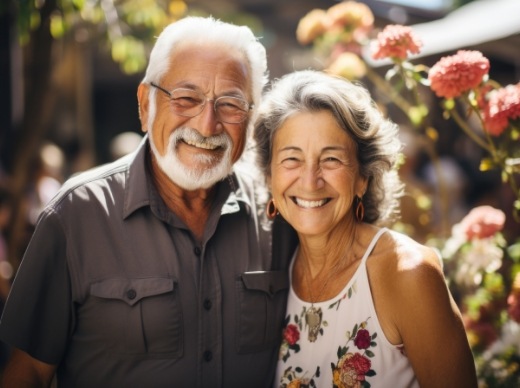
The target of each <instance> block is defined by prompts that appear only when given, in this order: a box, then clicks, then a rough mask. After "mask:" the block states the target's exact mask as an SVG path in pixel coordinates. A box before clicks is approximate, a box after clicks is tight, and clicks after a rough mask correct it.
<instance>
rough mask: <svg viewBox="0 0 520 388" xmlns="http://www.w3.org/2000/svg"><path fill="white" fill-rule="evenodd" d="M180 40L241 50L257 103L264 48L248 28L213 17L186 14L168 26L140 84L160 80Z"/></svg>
mask: <svg viewBox="0 0 520 388" xmlns="http://www.w3.org/2000/svg"><path fill="white" fill-rule="evenodd" d="M181 43H182V44H188V45H198V44H208V43H210V44H216V45H225V46H227V47H229V48H231V49H236V50H238V51H239V52H241V53H243V54H244V55H245V57H246V59H247V61H248V64H249V67H250V70H251V87H252V90H251V92H252V95H253V96H252V97H253V104H255V105H256V106H258V104H259V103H260V100H261V97H262V91H263V89H264V86H265V85H266V83H267V79H268V73H267V56H266V51H265V47H264V46H263V45H262V44H261V43H260V42H259V41H258V39H257V38H256V37H255V36H254V34H253V32H252V31H251V29H249V28H248V27H245V26H236V25H233V24H230V23H225V22H222V21H220V20H217V19H214V18H213V17H198V16H190V17H185V18H183V19H180V20H178V21H176V22H174V23H172V24H170V25H168V26H167V27H166V28H165V29H164V30H163V31H162V32H161V34H160V35H159V37H158V38H157V41H156V43H155V45H154V47H153V49H152V52H151V53H150V61H149V63H148V67H147V69H146V73H145V76H144V78H143V81H142V82H143V83H150V82H157V83H158V82H159V81H160V80H161V78H162V77H163V75H164V74H165V73H166V72H167V71H168V70H169V67H170V58H171V55H172V53H173V51H174V50H175V48H176V47H177V46H178V45H179V44H181ZM252 118H254V117H253V116H252Z"/></svg>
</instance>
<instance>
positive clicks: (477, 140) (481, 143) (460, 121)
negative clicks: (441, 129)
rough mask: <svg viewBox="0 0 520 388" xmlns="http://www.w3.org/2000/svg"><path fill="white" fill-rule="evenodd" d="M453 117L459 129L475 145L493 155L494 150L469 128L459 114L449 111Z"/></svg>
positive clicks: (452, 110)
mask: <svg viewBox="0 0 520 388" xmlns="http://www.w3.org/2000/svg"><path fill="white" fill-rule="evenodd" d="M449 112H450V114H451V116H452V117H453V119H454V120H455V121H456V122H457V124H458V125H459V127H460V128H461V129H462V130H463V131H464V133H466V135H468V136H469V137H470V138H471V139H472V140H473V141H474V142H475V143H477V144H478V145H479V146H480V147H482V148H483V149H485V150H486V151H488V152H489V153H490V154H492V155H494V154H493V151H494V148H492V147H490V146H489V145H488V144H487V143H486V142H484V140H482V139H481V138H480V137H478V136H477V135H476V134H475V133H474V132H473V131H472V130H471V128H470V127H469V126H468V124H467V123H466V122H465V121H464V120H463V119H462V117H460V115H459V112H457V111H456V110H455V109H450V110H449Z"/></svg>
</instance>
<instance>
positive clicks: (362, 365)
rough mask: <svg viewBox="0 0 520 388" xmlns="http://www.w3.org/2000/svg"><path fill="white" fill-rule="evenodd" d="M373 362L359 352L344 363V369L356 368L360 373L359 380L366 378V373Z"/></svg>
mask: <svg viewBox="0 0 520 388" xmlns="http://www.w3.org/2000/svg"><path fill="white" fill-rule="evenodd" d="M371 366H372V362H371V361H370V359H368V358H367V357H365V356H362V355H361V354H359V353H356V354H354V355H353V356H352V357H350V358H349V359H347V360H346V361H345V363H344V364H343V369H349V368H354V369H355V370H356V372H357V374H358V380H361V381H363V380H365V375H366V373H367V372H368V371H369V370H370V367H371Z"/></svg>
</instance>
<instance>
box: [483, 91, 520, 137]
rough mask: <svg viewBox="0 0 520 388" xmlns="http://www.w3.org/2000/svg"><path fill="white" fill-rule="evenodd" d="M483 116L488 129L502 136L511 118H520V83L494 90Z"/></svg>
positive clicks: (495, 134) (492, 133)
mask: <svg viewBox="0 0 520 388" xmlns="http://www.w3.org/2000/svg"><path fill="white" fill-rule="evenodd" d="M482 116H483V119H484V124H485V128H486V130H487V131H488V132H489V133H490V134H491V135H493V136H500V135H501V134H502V132H504V130H505V129H506V128H507V126H508V125H509V120H516V119H518V118H520V83H518V84H516V85H508V86H506V87H505V88H500V89H497V90H494V91H492V92H491V93H490V97H489V100H488V102H487V105H485V107H484V110H483V114H482Z"/></svg>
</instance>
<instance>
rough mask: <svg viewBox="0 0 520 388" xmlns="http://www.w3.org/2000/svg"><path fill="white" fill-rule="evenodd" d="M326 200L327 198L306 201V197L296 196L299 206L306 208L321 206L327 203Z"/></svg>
mask: <svg viewBox="0 0 520 388" xmlns="http://www.w3.org/2000/svg"><path fill="white" fill-rule="evenodd" d="M326 202H327V200H326V199H321V200H319V201H306V200H304V199H300V198H296V203H297V204H298V206H301V207H306V208H313V207H320V206H323V205H325V203H326Z"/></svg>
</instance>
